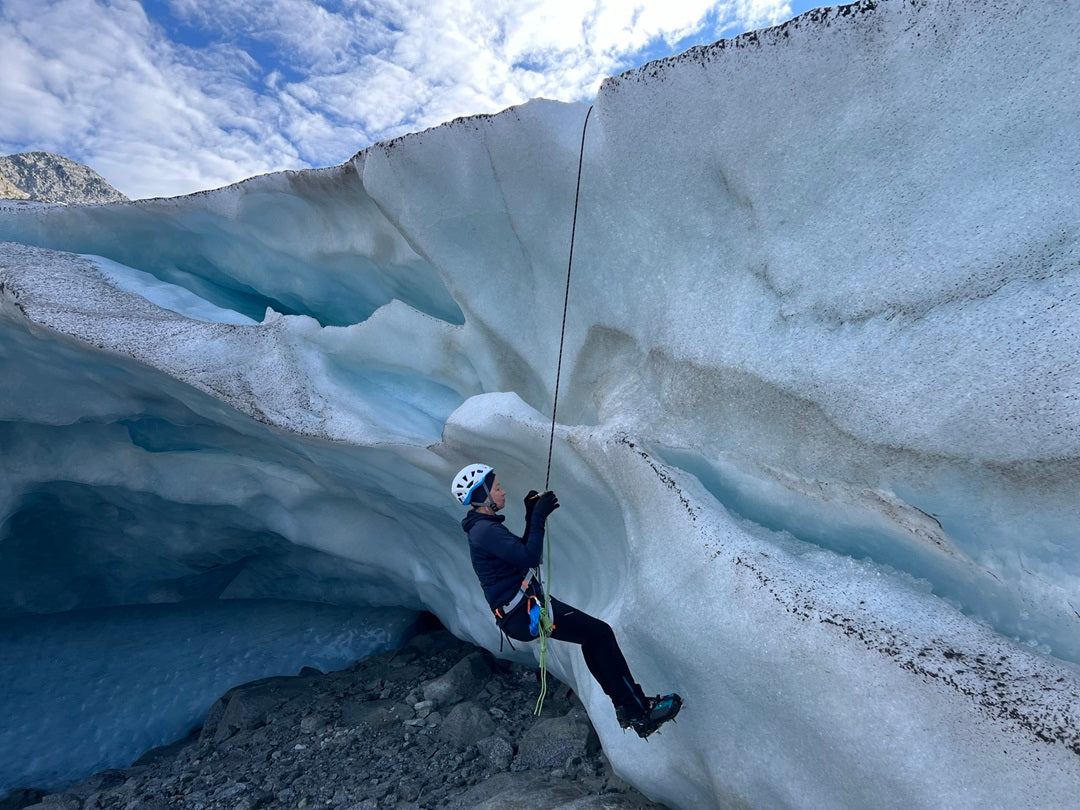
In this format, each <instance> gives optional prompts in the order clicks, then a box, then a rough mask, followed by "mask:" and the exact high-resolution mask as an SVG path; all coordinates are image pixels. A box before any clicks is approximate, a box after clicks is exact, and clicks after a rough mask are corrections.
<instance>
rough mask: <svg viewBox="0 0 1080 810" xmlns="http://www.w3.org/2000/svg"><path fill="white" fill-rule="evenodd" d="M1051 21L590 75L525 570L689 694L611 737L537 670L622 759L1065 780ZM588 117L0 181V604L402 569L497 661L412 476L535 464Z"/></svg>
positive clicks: (1067, 690)
mask: <svg viewBox="0 0 1080 810" xmlns="http://www.w3.org/2000/svg"><path fill="white" fill-rule="evenodd" d="M1078 30H1080V12H1078V11H1077V9H1076V8H1075V7H1074V5H1073V4H1065V3H1059V4H1028V3H1016V2H1004V3H979V4H974V3H972V4H942V3H923V2H900V0H893V1H892V2H881V3H873V2H864V3H860V4H856V5H853V6H847V7H843V8H840V9H832V10H820V11H815V12H812V13H810V14H808V15H804V16H803V17H801V18H799V19H798V20H797V21H795V22H792V23H790V24H787V25H785V26H781V27H779V28H777V29H771V30H769V31H765V32H760V33H758V34H754V35H747V36H745V37H741V38H739V39H738V40H734V41H730V42H725V43H721V44H718V45H716V46H712V47H709V48H701V49H695V50H693V51H690V52H688V53H687V54H685V55H683V56H681V57H677V58H674V59H669V60H665V61H663V62H658V63H652V64H650V65H647V66H645V67H643V68H641V69H639V70H636V71H632V72H630V73H627V74H623V75H622V76H619V77H616V78H614V79H611V80H610V81H608V82H607V83H606V84H605V85H604V86H603V88H602V90H601V92H600V94H599V96H598V98H597V100H596V106H595V109H594V111H593V114H592V116H591V118H590V123H589V130H588V138H587V143H586V149H585V159H584V171H583V178H582V196H581V209H580V213H579V218H578V224H577V243H576V246H575V252H574V275H573V286H572V297H571V307H570V319H569V322H568V324H567V331H566V338H567V344H566V354H565V357H564V363H563V370H564V376H563V380H562V387H561V391H560V404H559V414H558V422H559V425H558V429H557V431H556V437H555V446H554V465H553V469H552V485H553V486H554V488H556V489H557V490H558V491H559V493H560V500H561V502H562V504H563V508H562V509H560V510H559V512H558V513H556V515H555V516H554V518H553V520H552V526H551V536H550V544H551V546H552V548H553V560H552V564H553V577H552V580H553V590H554V591H555V592H556V593H557V594H558V595H560V596H561V597H563V598H565V599H566V600H568V601H570V602H572V603H577V604H579V605H580V606H581V607H583V608H585V609H588V610H590V611H592V612H594V613H597V614H599V615H602V616H603V617H604V618H606V619H607V620H608V621H610V622H611V623H612V625H613V626H614V627H615V629H616V632H617V634H618V635H619V637H620V639H621V640H623V642H624V647H625V650H626V652H627V657H628V659H629V660H630V662H631V665H632V667H633V668H634V670H635V673H636V674H637V675H638V677H639V678H640V679H641V680H642V682H643V683H644V685H645V687H646V688H647V689H649V690H651V691H661V690H663V691H667V690H671V689H674V690H677V691H679V692H680V693H681V694H682V695H683V696H684V698H685V699H686V702H687V703H686V705H687V708H686V710H685V711H684V712H683V714H682V715H681V716H680V721H679V723H678V725H677V726H676V727H674V728H672V729H670V730H665V732H664V734H663V735H662V736H661V737H659V738H657V739H656V740H655V741H653V742H652V743H650V744H649V745H648V746H646V745H643V744H642V743H641V742H640V741H639V740H638V739H637V738H636V737H634V736H633V735H630V736H626V735H623V734H621V733H620V732H619V731H618V729H617V727H616V725H615V722H614V716H613V714H612V712H611V711H610V707H609V706H607V705H606V701H605V699H604V697H603V695H601V694H600V693H599V691H598V689H597V688H596V687H595V685H594V684H592V682H591V681H590V679H589V678H588V675H587V672H586V670H585V668H584V664H583V662H582V660H581V657H580V654H579V653H577V652H576V651H575V650H568V649H561V648H560V645H557V644H556V645H553V652H552V667H553V669H554V671H555V672H556V673H557V674H558V675H559V677H561V678H564V679H566V680H567V681H568V682H571V683H573V684H574V685H575V687H576V688H577V690H578V691H579V693H581V694H582V695H583V697H584V699H585V700H586V702H587V705H588V707H589V710H590V712H591V714H592V716H593V719H594V721H595V722H596V724H597V727H598V729H599V732H600V735H601V738H602V740H603V742H604V745H605V747H606V749H607V750H608V753H609V755H610V756H611V758H612V761H613V762H614V763H615V766H616V768H617V769H618V770H619V771H620V773H622V774H624V775H625V776H626V777H627V778H628V779H630V780H631V781H632V782H634V784H635V785H636V786H638V787H639V788H641V789H642V790H644V791H645V792H646V793H648V794H649V795H651V796H654V797H656V798H658V799H660V800H662V801H664V802H666V803H668V804H670V805H673V806H679V807H701V806H711V805H714V806H729V805H733V804H734V805H738V804H740V803H745V804H748V805H750V806H880V807H910V806H958V807H973V806H981V805H987V806H1032V805H1034V806H1060V805H1062V804H1066V803H1068V802H1070V801H1073V797H1074V796H1075V795H1076V792H1077V790H1080V743H1078V741H1077V737H1076V734H1077V732H1076V728H1077V718H1078V715H1080V709H1078V695H1080V674H1078V669H1077V666H1076V662H1077V661H1080V632H1078V630H1080V555H1078V553H1077V548H1078V546H1077V542H1076V541H1077V529H1076V527H1077V526H1078V525H1080V514H1078V512H1080V506H1078V501H1077V498H1076V483H1075V482H1076V481H1077V480H1078V475H1080V463H1078V458H1080V403H1078V401H1077V395H1076V392H1077V391H1080V360H1078V359H1077V358H1078V357H1080V351H1078V349H1080V326H1078V324H1080V311H1078V310H1080V306H1078V304H1080V300H1078V294H1077V268H1078V266H1080V261H1078V260H1080V245H1078V230H1077V223H1078V222H1080V217H1078V216H1077V215H1078V213H1080V201H1078V198H1077V192H1076V189H1077V188H1080V177H1078V176H1077V174H1078V171H1080V169H1078V167H1080V143H1078V142H1077V139H1076V138H1075V137H1073V136H1072V130H1073V129H1075V122H1076V120H1078V117H1080V100H1078V98H1080V97H1078V96H1077V94H1076V93H1075V87H1074V85H1075V81H1076V76H1077V75H1078V73H1080V70H1078V68H1080V65H1078V59H1080V55H1078V54H1080V52H1078V51H1077V49H1076V48H1075V40H1076V34H1077V31H1078ZM585 112H586V109H585V108H584V107H583V106H580V105H564V104H557V103H554V102H533V103H530V104H528V105H525V106H523V107H519V108H515V109H512V110H509V111H506V112H505V113H503V114H500V115H498V116H493V117H483V118H477V119H467V120H461V121H457V122H454V123H452V124H448V125H445V126H443V127H439V128H436V129H434V130H430V131H427V132H423V133H420V134H417V135H412V136H408V137H405V138H401V139H398V140H395V141H392V142H389V143H386V144H381V145H378V146H375V147H372V148H370V149H368V150H365V151H364V152H362V153H360V154H358V155H357V156H356V157H355V158H354V159H353V160H351V161H350V162H348V163H347V164H345V165H344V166H342V167H338V168H332V169H324V170H320V171H316V172H306V173H283V174H277V175H268V176H265V177H260V178H254V179H252V180H250V181H247V182H245V183H242V184H238V185H236V186H232V187H229V188H226V189H221V190H219V191H215V192H208V193H204V194H198V195H192V196H190V197H184V198H178V199H173V200H154V201H145V202H139V203H129V204H120V205H110V206H96V207H68V208H54V207H46V206H16V205H9V206H6V207H3V208H2V209H0V238H5V239H9V240H12V242H13V243H12V244H9V245H7V246H5V247H4V248H3V250H2V251H0V285H2V291H0V307H2V310H0V311H2V312H3V314H4V317H3V318H0V367H2V370H3V377H4V381H5V386H4V388H3V389H2V393H0V434H2V435H0V444H2V446H3V447H4V454H3V457H2V459H0V466H2V477H0V487H2V489H0V525H2V527H3V528H2V529H0V550H2V551H3V554H4V565H3V566H0V611H3V614H4V615H7V616H12V617H15V616H20V615H24V614H28V613H41V612H56V611H65V610H73V609H76V608H86V607H92V606H96V607H105V606H110V605H124V604H128V605H137V604H143V603H147V602H167V601H176V600H183V599H193V598H198V599H206V598H213V597H214V596H218V595H222V596H232V597H250V598H257V597H278V598H295V599H316V600H324V601H329V602H335V603H339V604H346V605H352V604H359V605H363V604H381V605H402V606H406V607H409V608H420V607H427V608H429V609H431V610H433V611H434V612H436V613H437V614H438V615H439V616H440V617H441V618H442V620H443V621H444V622H445V623H446V624H447V625H448V626H449V627H450V628H451V629H452V630H453V631H454V632H456V633H459V634H461V635H462V636H464V637H467V638H469V639H471V640H474V641H476V642H478V643H480V644H485V645H488V646H490V647H492V648H495V649H497V646H498V637H497V634H496V632H495V629H494V627H493V625H492V624H491V621H490V616H489V614H488V613H487V611H486V609H485V607H484V605H483V602H482V598H481V594H480V589H479V587H478V586H477V584H476V583H475V578H474V576H473V574H472V571H471V568H470V566H469V561H468V555H467V551H466V548H465V546H464V538H463V536H462V535H461V533H460V530H459V528H458V525H457V521H458V519H459V518H460V513H459V512H457V511H455V510H454V504H453V502H452V501H451V499H450V497H449V493H448V483H447V482H448V481H449V479H450V476H451V475H452V474H453V472H455V471H456V470H457V469H459V468H460V467H461V466H462V465H463V464H465V463H467V462H470V461H475V460H483V461H486V462H488V463H491V464H494V465H495V466H496V467H497V468H498V470H499V471H500V475H501V477H502V479H503V481H504V482H505V483H506V484H507V485H508V486H509V487H510V489H511V492H512V495H513V494H514V493H516V494H517V496H518V497H519V496H520V495H521V494H523V493H524V491H525V490H527V489H529V488H530V487H536V488H539V487H540V485H542V483H543V480H542V479H543V467H544V464H545V461H546V451H547V446H548V434H547V431H548V425H549V422H550V408H551V398H552V392H553V387H554V369H555V365H556V359H557V351H558V336H559V327H560V323H559V315H560V313H561V308H562V296H563V291H564V284H565V276H564V273H565V270H566V258H567V251H568V239H569V233H570V217H571V213H572V208H573V192H574V182H575V171H576V168H577V158H578V147H579V144H580V137H581V126H582V123H583V120H584V118H585ZM62 251H70V252H62ZM73 254H93V255H95V256H101V257H105V258H107V259H109V260H111V261H114V262H119V263H121V264H122V265H123V266H124V267H126V268H131V269H132V270H135V271H142V272H145V273H149V274H151V275H153V276H154V277H155V278H157V279H158V280H159V281H161V282H163V283H166V284H168V285H172V287H173V288H175V287H182V288H184V289H186V290H188V291H189V292H190V293H192V294H193V295H195V296H197V297H198V298H199V299H202V300H203V301H205V302H208V305H212V306H213V307H215V308H218V309H219V310H220V309H228V310H233V311H235V312H237V313H240V314H242V315H244V316H246V317H247V318H250V319H251V320H252V321H254V323H250V324H246V325H244V324H234V323H225V322H223V321H224V320H226V319H224V318H221V317H214V318H211V319H202V320H200V319H196V318H194V317H191V316H192V315H193V314H194V313H195V312H196V310H195V309H190V308H188V307H190V306H193V304H192V302H191V301H190V300H189V301H188V302H187V303H186V304H185V305H184V306H179V305H176V304H175V303H173V304H171V305H170V304H167V303H165V302H163V301H160V300H159V301H157V303H155V299H153V298H152V297H151V296H150V295H149V294H148V291H149V290H150V289H151V287H150V286H149V285H146V284H142V283H140V284H139V285H138V286H137V287H132V286H131V285H130V284H127V286H124V285H123V284H119V283H113V282H110V281H109V280H108V279H107V278H106V277H105V276H103V275H102V273H101V272H100V271H99V269H98V267H95V266H94V265H93V263H92V262H91V261H90V260H89V259H86V258H81V257H79V256H76V255H73ZM99 267H100V263H99ZM127 277H128V278H129V280H130V278H132V277H134V276H132V274H131V273H128V276H127ZM163 304H164V306H163ZM518 497H513V498H512V499H511V506H510V508H509V509H508V511H509V513H510V521H511V523H512V524H513V523H516V522H518V521H520V518H521V508H520V505H519V504H520V501H519V499H518Z"/></svg>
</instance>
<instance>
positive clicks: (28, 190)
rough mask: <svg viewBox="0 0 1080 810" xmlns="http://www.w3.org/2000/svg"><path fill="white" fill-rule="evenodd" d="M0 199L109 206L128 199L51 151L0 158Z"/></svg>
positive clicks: (84, 169) (22, 153)
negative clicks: (111, 203) (110, 203)
mask: <svg viewBox="0 0 1080 810" xmlns="http://www.w3.org/2000/svg"><path fill="white" fill-rule="evenodd" d="M0 198H6V199H16V200H18V199H22V200H26V199H29V200H34V201H37V202H54V203H108V202H119V201H122V200H126V199H127V197H125V196H124V195H123V194H121V193H120V192H119V191H117V190H116V189H115V188H113V187H112V186H111V185H109V183H108V182H107V181H106V180H105V178H104V177H102V176H101V175H100V174H98V173H97V172H95V171H94V170H93V169H91V168H90V167H89V166H84V165H83V164H81V163H76V162H75V161H73V160H70V159H68V158H66V157H64V156H63V155H56V154H53V153H52V152H20V153H19V154H16V155H8V156H7V157H0Z"/></svg>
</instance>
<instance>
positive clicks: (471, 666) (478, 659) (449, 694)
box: [424, 652, 491, 707]
mask: <svg viewBox="0 0 1080 810" xmlns="http://www.w3.org/2000/svg"><path fill="white" fill-rule="evenodd" d="M489 677H491V667H490V666H488V662H487V660H486V659H485V658H484V656H483V654H482V653H478V652H476V653H472V654H471V655H467V656H465V657H464V658H462V659H461V660H460V661H458V662H457V663H456V664H455V665H454V666H453V667H451V668H450V669H449V670H448V671H447V672H446V673H445V674H443V675H440V676H439V677H438V678H435V679H434V680H432V681H428V682H427V683H426V684H424V700H434V701H436V702H437V703H438V705H439V706H442V707H447V706H453V705H454V704H455V703H459V702H461V701H462V700H465V698H467V697H472V696H473V695H475V694H476V693H477V692H479V691H480V687H482V686H483V685H484V683H485V681H487V679H488V678H489Z"/></svg>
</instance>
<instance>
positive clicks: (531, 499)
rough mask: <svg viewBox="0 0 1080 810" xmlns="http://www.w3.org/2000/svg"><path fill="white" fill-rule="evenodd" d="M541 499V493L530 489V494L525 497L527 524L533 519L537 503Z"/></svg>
mask: <svg viewBox="0 0 1080 810" xmlns="http://www.w3.org/2000/svg"><path fill="white" fill-rule="evenodd" d="M539 498H540V493H539V492H537V491H536V490H535V489H530V490H529V494H528V495H526V496H525V522H526V523H528V522H529V520H530V518H532V513H533V508H534V507H535V506H536V501H537V500H538V499H539Z"/></svg>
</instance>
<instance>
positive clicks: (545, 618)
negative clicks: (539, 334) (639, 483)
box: [533, 104, 593, 716]
mask: <svg viewBox="0 0 1080 810" xmlns="http://www.w3.org/2000/svg"><path fill="white" fill-rule="evenodd" d="M592 111H593V108H592V105H591V104H590V105H589V111H588V112H587V113H585V123H584V124H582V125H581V152H580V153H579V154H578V164H577V188H576V189H575V190H574V220H573V223H572V224H571V226H570V258H569V260H568V261H567V263H566V293H565V295H564V296H563V310H562V332H561V334H560V335H559V363H558V365H557V366H556V368H555V401H554V403H553V404H552V406H551V438H550V440H549V441H548V458H547V474H546V475H545V477H544V490H545V491H547V490H549V489H550V488H551V453H552V450H553V449H554V447H555V413H556V412H557V411H558V410H559V380H560V378H561V377H562V358H563V345H564V344H565V342H566V311H567V309H568V308H569V306H570V271H571V270H572V269H573V267H574V235H575V234H576V233H577V213H578V201H579V200H580V199H581V165H582V163H583V162H584V160H585V132H586V130H588V128H589V116H590V115H592ZM544 556H545V562H544V579H543V587H544V604H543V605H542V606H541V608H540V697H539V698H537V700H536V708H535V709H534V710H533V714H535V715H537V716H539V715H540V712H541V711H543V708H544V698H545V697H547V640H548V636H550V635H551V631H552V628H553V625H552V623H551V544H550V543H549V542H548V536H547V526H546V525H545V526H544Z"/></svg>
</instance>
